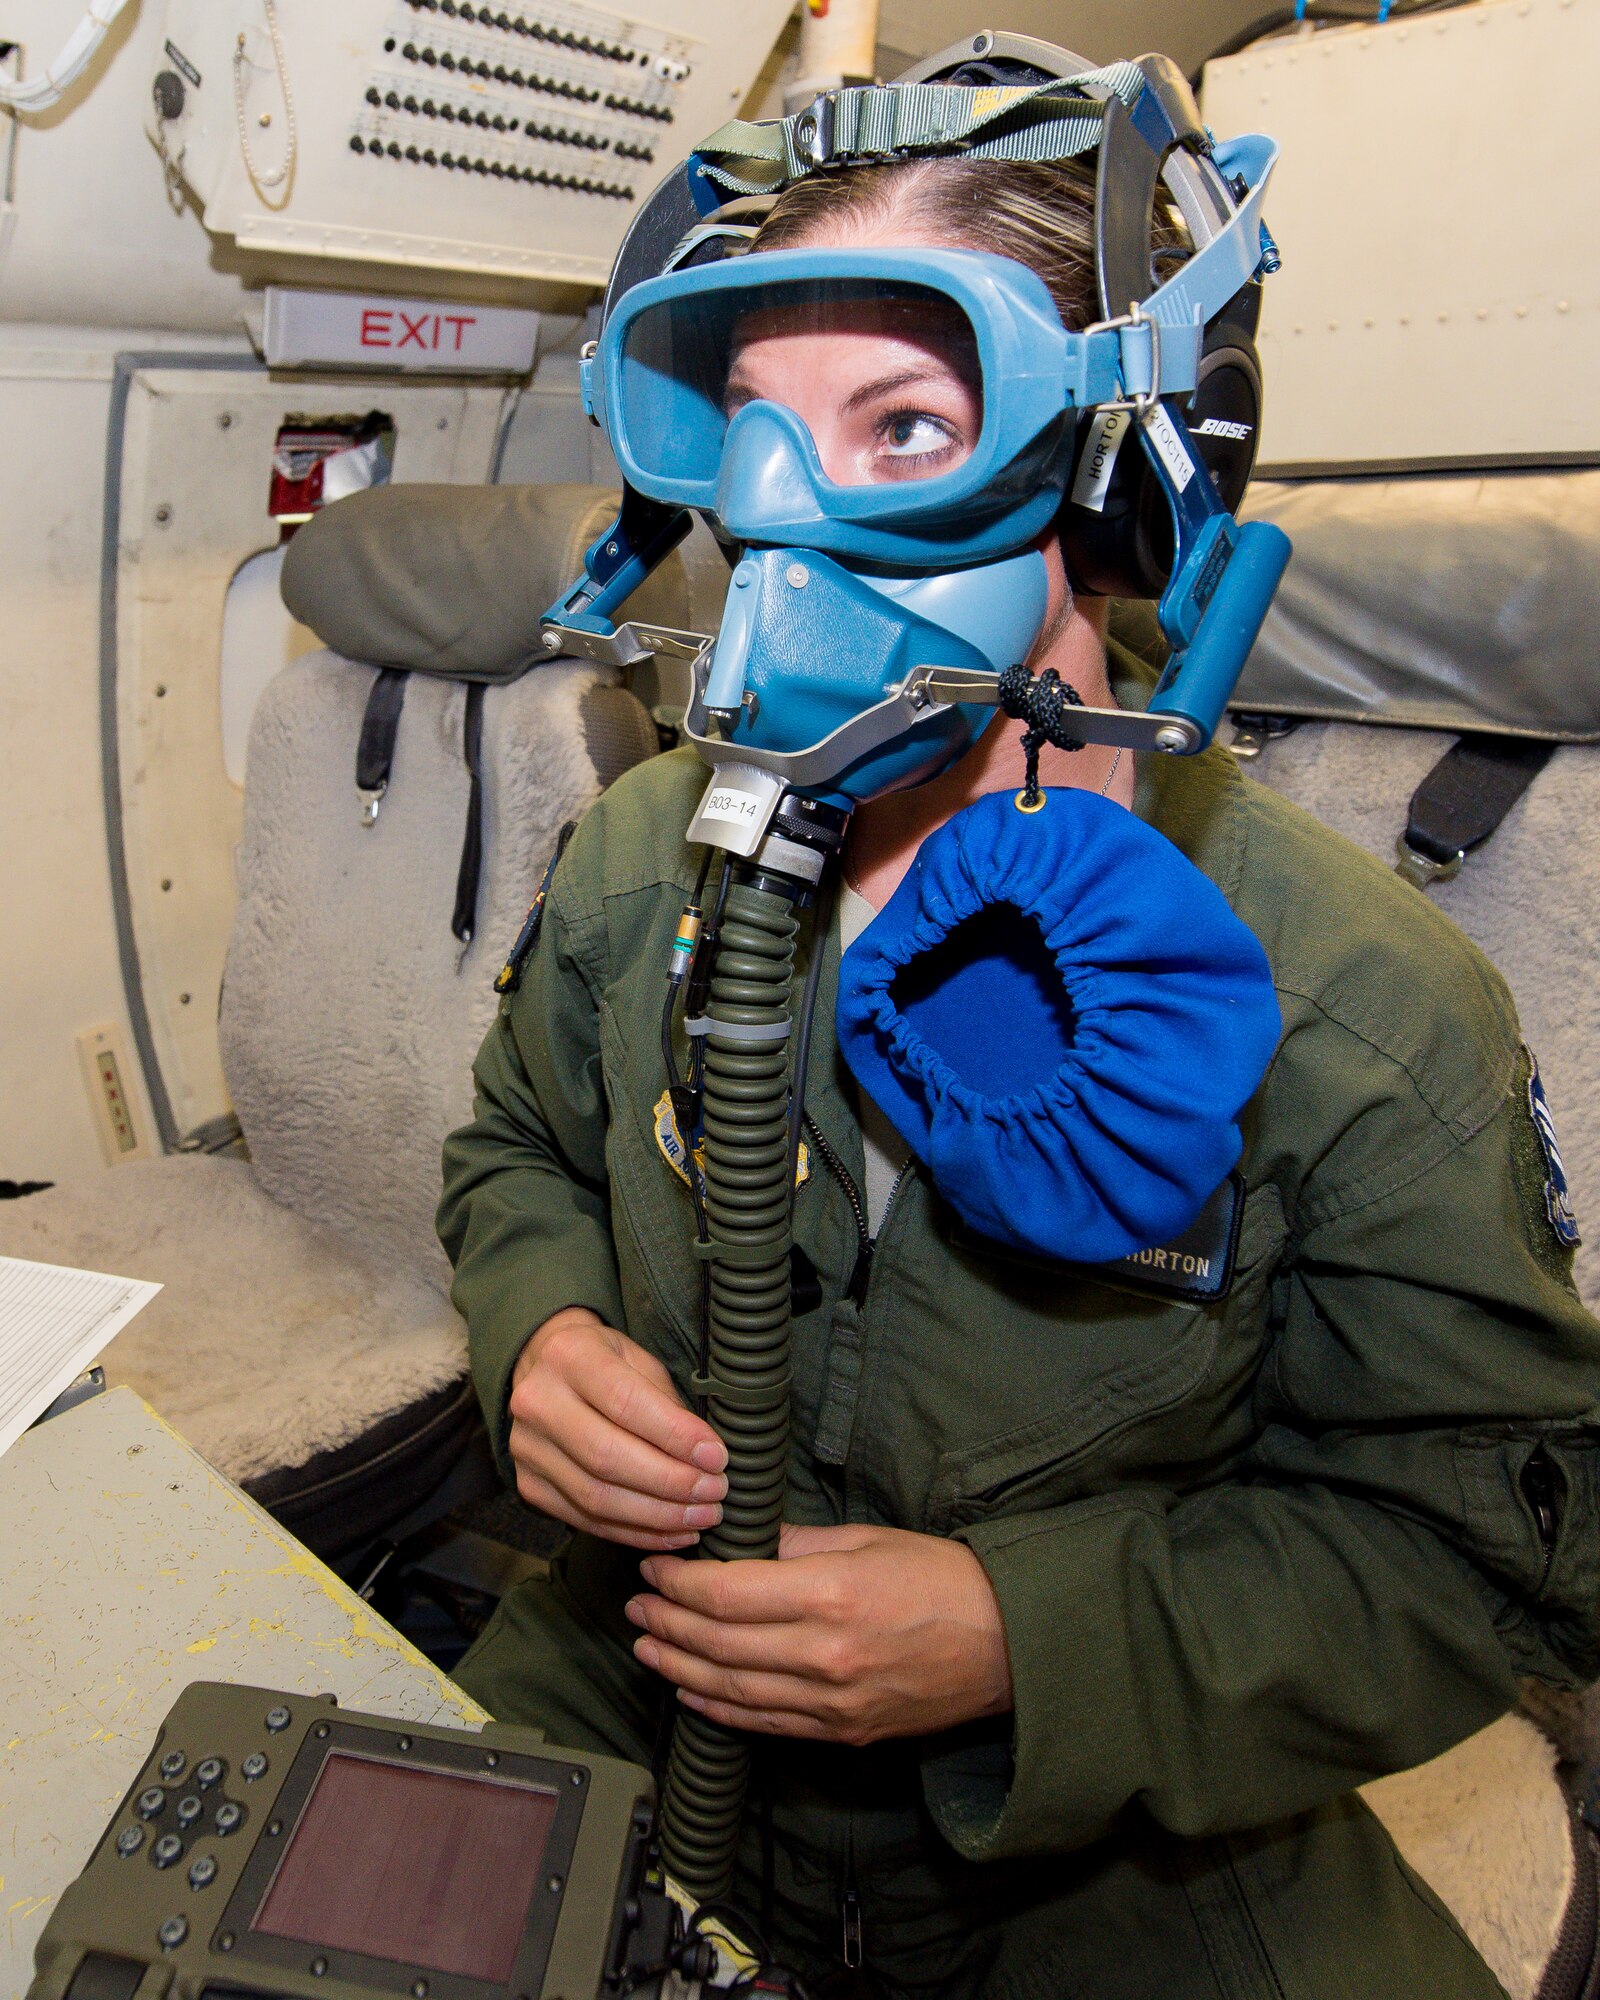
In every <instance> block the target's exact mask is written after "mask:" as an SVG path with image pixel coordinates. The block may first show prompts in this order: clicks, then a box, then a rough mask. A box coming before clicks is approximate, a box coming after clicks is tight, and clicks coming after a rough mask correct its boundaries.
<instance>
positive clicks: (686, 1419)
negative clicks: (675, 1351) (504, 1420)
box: [512, 1322, 728, 1473]
mask: <svg viewBox="0 0 1600 2000" xmlns="http://www.w3.org/2000/svg"><path fill="white" fill-rule="evenodd" d="M535 1338H536V1339H537V1340H538V1341H539V1343H540V1346H539V1359H538V1365H537V1367H536V1368H535V1369H534V1371H532V1372H531V1373H530V1374H529V1375H528V1376H525V1377H524V1378H523V1380H522V1381H521V1382H520V1383H519V1384H518V1385H517V1390H516V1391H514V1392H513V1396H512V1404H513V1414H514V1415H518V1414H523V1412H519V1411H517V1409H516V1407H515V1405H516V1400H517V1395H518V1393H526V1392H527V1391H528V1390H529V1389H531V1388H533V1387H535V1386H536V1384H537V1381H538V1378H539V1377H540V1376H541V1375H542V1374H543V1373H544V1372H545V1370H547V1369H548V1370H550V1371H552V1372H553V1373H554V1374H555V1376H556V1377H557V1378H558V1379H559V1380H561V1381H562V1382H564V1383H566V1385H567V1386H568V1387H569V1388H570V1389H571V1390H572V1391H573V1392H574V1393H575V1394H576V1395H577V1396H579V1397H581V1398H582V1400H583V1401H584V1402H586V1403H588V1404H589V1405H590V1407H591V1408H592V1409H595V1410H598V1411H599V1413H600V1415H601V1416H603V1417H607V1418H609V1419H610V1421H611V1422H612V1423H614V1424H617V1425H619V1426H620V1427H621V1428H622V1429H623V1430H625V1431H629V1432H631V1433H632V1435H633V1436H635V1437H637V1438H642V1439H643V1440H644V1441H645V1443H646V1444H653V1445H655V1446H656V1447H657V1449H658V1450H660V1451H664V1452H666V1453H667V1454H668V1456H669V1457H672V1458H678V1459H682V1460H683V1461H684V1462H685V1463H686V1464H692V1465H694V1466H696V1467H697V1468H698V1469H699V1470H700V1471H702V1472H713V1473H715V1472H721V1471H722V1469H723V1467H724V1466H725V1465H726V1464H727V1462H728V1453H727V1447H726V1446H725V1445H724V1444H723V1442H722V1440H721V1439H720V1438H719V1437H718V1436H717V1434H716V1432H715V1431H714V1430H713V1429H712V1428H711V1426H710V1425H709V1424H708V1423H707V1422H706V1421H705V1419H704V1418H703V1417H697V1416H696V1415H695V1414H694V1412H693V1410H689V1409H685V1408H684V1406H683V1404H682V1403H681V1402H680V1401H679V1399H678V1394H677V1391H676V1390H675V1389H674V1388H673V1386H672V1378H671V1377H670V1376H669V1375H668V1374H667V1372H666V1370H665V1369H664V1368H663V1367H662V1366H661V1364H660V1363H659V1362H658V1361H656V1360H655V1359H654V1358H653V1357H652V1356H651V1355H648V1354H646V1353H645V1351H644V1349H643V1348H642V1347H639V1346H637V1345H636V1344H635V1343H634V1342H633V1341H631V1340H629V1339H628V1338H627V1337H626V1335H624V1334H620V1333H618V1332H617V1331H616V1330H615V1328H612V1327H603V1326H601V1325H600V1324H599V1323H598V1322H594V1323H592V1324H589V1325H585V1324H582V1323H578V1324H573V1323H564V1324H561V1325H556V1326H552V1327H551V1328H550V1329H549V1330H548V1332H547V1333H545V1334H543V1335H536V1336H535ZM528 1414H531V1411H530V1412H528Z"/></svg>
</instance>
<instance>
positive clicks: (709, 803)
mask: <svg viewBox="0 0 1600 2000" xmlns="http://www.w3.org/2000/svg"><path fill="white" fill-rule="evenodd" d="M761 808H762V801H761V800H760V799H753V798H752V797H751V796H750V794H749V793H748V792H736V791H732V790H726V791H724V790H722V789H720V788H718V787H715V786H714V787H713V788H712V789H711V790H710V791H709V792H707V793H706V801H705V804H704V805H703V806H702V807H701V808H700V817H701V818H702V819H724V820H727V821H728V822H729V823H730V824H732V825H734V826H754V825H755V824H756V822H757V821H758V820H759V819H760V818H761V817H762V811H761Z"/></svg>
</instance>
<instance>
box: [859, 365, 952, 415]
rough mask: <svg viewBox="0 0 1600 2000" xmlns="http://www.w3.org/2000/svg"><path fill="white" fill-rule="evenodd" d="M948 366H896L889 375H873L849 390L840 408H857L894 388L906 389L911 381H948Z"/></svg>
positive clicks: (889, 393)
mask: <svg viewBox="0 0 1600 2000" xmlns="http://www.w3.org/2000/svg"><path fill="white" fill-rule="evenodd" d="M950 373H951V371H950V370H949V369H948V368H937V367H934V366H932V365H929V366H925V367H913V368H897V369H896V370H895V371H894V372H893V373H892V374H889V375H875V376H874V377H873V378H872V380H871V381H870V382H863V383H861V384H860V385H859V386H858V387H857V388H854V389H852V390H851V391H850V393H849V395H848V396H846V397H845V399H844V401H843V402H842V403H841V404H840V405H839V407H840V409H841V410H859V409H860V408H861V406H862V405H863V404H864V403H870V402H872V401H874V400H875V399H876V398H877V397H879V396H891V395H893V394H894V392H895V390H896V389H908V388H910V386H911V384H912V383H913V382H938V381H949V379H950Z"/></svg>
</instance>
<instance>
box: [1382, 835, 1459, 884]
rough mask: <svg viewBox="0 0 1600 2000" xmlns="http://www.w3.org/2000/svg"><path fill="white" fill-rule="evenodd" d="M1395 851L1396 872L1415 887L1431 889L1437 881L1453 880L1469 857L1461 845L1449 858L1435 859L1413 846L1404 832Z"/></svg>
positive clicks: (1397, 842)
mask: <svg viewBox="0 0 1600 2000" xmlns="http://www.w3.org/2000/svg"><path fill="white" fill-rule="evenodd" d="M1394 851H1395V856H1396V859H1395V864H1394V872H1395V873H1396V874H1397V875H1399V876H1401V877H1403V878H1404V880H1406V881H1407V882H1409V883H1410V884H1411V886H1412V888H1413V889H1431V888H1432V886H1433V885H1434V883H1435V882H1453V881H1454V880H1455V878H1456V877H1457V876H1458V875H1459V874H1460V873H1461V864H1462V862H1463V861H1465V860H1466V858H1467V850H1466V849H1465V848H1464V847H1459V848H1457V849H1456V851H1455V853H1454V854H1452V855H1451V856H1450V857H1449V859H1448V860H1445V861H1438V860H1435V858H1434V857H1433V856H1432V855H1431V854H1424V853H1423V852H1422V851H1421V849H1420V848H1416V847H1413V846H1412V845H1411V843H1410V842H1409V841H1408V840H1407V839H1406V837H1405V835H1404V834H1401V836H1400V838H1399V839H1398V840H1397V841H1396V842H1395V844H1394Z"/></svg>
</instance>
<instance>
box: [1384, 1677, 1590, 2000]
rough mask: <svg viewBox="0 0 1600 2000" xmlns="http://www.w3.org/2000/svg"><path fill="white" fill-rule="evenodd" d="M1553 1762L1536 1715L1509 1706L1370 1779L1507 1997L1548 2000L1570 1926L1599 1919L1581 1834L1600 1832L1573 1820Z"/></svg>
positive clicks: (1414, 1861) (1405, 1845)
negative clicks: (1411, 1764)
mask: <svg viewBox="0 0 1600 2000" xmlns="http://www.w3.org/2000/svg"><path fill="white" fill-rule="evenodd" d="M1555 1763H1556V1752H1555V1749H1554V1746H1553V1745H1552V1744H1551V1743H1550V1742H1549V1741H1547V1739H1546V1738H1545V1737H1544V1736H1542V1735H1541V1734H1540V1732H1539V1731H1538V1730H1537V1729H1536V1728H1535V1727H1534V1726H1533V1724H1532V1723H1531V1722H1529V1721H1527V1720H1526V1719H1525V1718H1524V1717H1522V1716H1520V1715H1504V1716H1502V1717H1501V1718H1500V1720H1499V1721H1498V1722H1495V1723H1491V1724H1490V1726H1489V1727H1488V1728H1487V1729H1480V1730H1479V1731H1478V1733H1477V1735H1476V1736H1469V1737H1468V1738H1467V1740H1466V1742H1465V1743H1458V1744H1457V1745H1456V1746H1455V1748H1454V1749H1453V1750H1447V1751H1446V1752H1445V1753H1444V1755H1443V1756H1442V1757H1435V1758H1434V1759H1433V1760H1432V1761H1431V1762H1430V1763H1427V1764H1422V1765H1419V1766H1418V1767H1417V1769H1416V1770H1414V1771H1402V1772H1400V1773H1398V1774H1397V1775H1396V1776H1394V1777H1391V1778H1379V1779H1378V1780H1377V1782H1376V1783H1374V1784H1370V1785H1366V1786H1364V1787H1363V1788H1362V1794H1361V1796H1362V1797H1363V1798H1364V1799H1365V1800H1366V1802H1367V1804H1368V1805H1369V1806H1370V1807H1371V1808H1372V1810H1373V1811H1374V1812H1375V1813H1376V1814H1377V1815H1378V1817H1379V1819H1381V1820H1382V1821H1383V1823H1384V1825H1385V1827H1387V1828H1388V1831H1389V1835H1390V1838H1391V1839H1392V1840H1393V1841H1394V1844H1395V1845H1396V1847H1398V1848H1399V1850H1400V1852H1401V1853H1402V1854H1403V1855H1404V1856H1405V1858H1406V1860H1407V1862H1409V1864H1410V1865H1411V1867H1413V1868H1414V1869H1415V1870H1416V1872H1417V1873H1418V1874H1419V1875H1420V1876H1421V1877H1422V1879H1423V1881H1424V1882H1426V1883H1427V1885H1428V1887H1429V1888H1430V1889H1432V1890H1433V1892H1434V1894H1435V1895H1436V1896H1437V1897H1438V1898H1439V1900H1440V1901H1441V1902H1442V1903H1443V1904H1444V1905H1445V1907H1446V1908H1447V1909H1448V1910H1449V1911H1450V1914H1451V1915H1452V1916H1453V1917H1454V1918H1455V1920H1456V1922H1457V1923H1458V1924H1459V1925H1460V1926H1461V1928H1462V1929H1463V1930H1464V1931H1465V1932H1466V1934H1467V1936H1468V1937H1469V1938H1471V1940H1472V1942H1473V1944H1474V1945H1475V1946H1476V1947H1477V1949H1478V1951H1479V1953H1480V1954H1481V1955H1482V1956H1483V1958H1485V1959H1486V1960H1487V1961H1488V1965H1489V1970H1490V1971H1491V1972H1492V1973H1493V1974H1494V1976H1495V1978H1496V1979H1498V1980H1499V1981H1500V1984H1501V1985H1502V1986H1503V1987H1504V1988H1505V1989H1506V1992H1507V1993H1508V1994H1509V1995H1510V2000H1540V1995H1541V1988H1542V1986H1543V1983H1544V1976H1545V1970H1546V1968H1547V1967H1548V1966H1549V1964H1550V1961H1551V1959H1552V1957H1553V1956H1554V1954H1555V1950H1556V1947H1557V1945H1558V1944H1568V1945H1569V1948H1570V1942H1571V1941H1572V1940H1564V1939H1563V1935H1562V1933H1563V1929H1564V1927H1566V1926H1567V1925H1569V1924H1570V1925H1571V1926H1572V1927H1573V1932H1574V1933H1577V1932H1580V1931H1581V1930H1582V1928H1583V1926H1584V1924H1585V1923H1587V1924H1588V1925H1590V1926H1591V1927H1592V1924H1593V1913H1592V1906H1590V1907H1588V1908H1585V1907H1584V1906H1585V1904H1586V1901H1587V1896H1586V1889H1587V1886H1588V1885H1587V1883H1586V1882H1585V1881H1584V1880H1583V1879H1582V1878H1583V1877H1584V1876H1585V1875H1587V1876H1588V1877H1589V1878H1591V1879H1592V1871H1593V1867H1594V1857H1593V1851H1592V1847H1590V1849H1589V1850H1588V1851H1587V1852H1586V1851H1585V1849H1584V1847H1583V1846H1582V1845H1580V1843H1592V1840H1593V1836H1592V1835H1591V1834H1590V1833H1589V1831H1588V1829H1587V1828H1586V1827H1583V1826H1581V1825H1579V1824H1578V1823H1577V1821H1576V1820H1575V1819H1574V1816H1573V1813H1572V1810H1571V1808H1570V1807H1569V1806H1568V1804H1567V1800H1566V1795H1565V1794H1564V1793H1563V1791H1562V1789H1561V1786H1560V1785H1559V1783H1558V1782H1557V1780H1556V1776H1555ZM1565 1955H1566V1953H1565V1952H1564V1953H1563V1956H1565ZM1375 2000H1376V1996H1375ZM1395 2000H1399V1996H1398V1995H1397V1996H1395Z"/></svg>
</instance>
